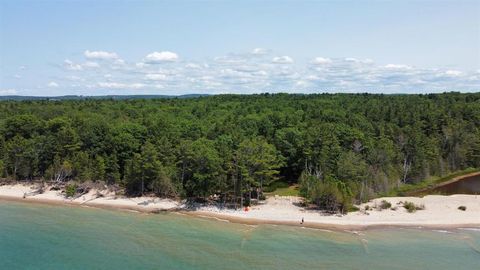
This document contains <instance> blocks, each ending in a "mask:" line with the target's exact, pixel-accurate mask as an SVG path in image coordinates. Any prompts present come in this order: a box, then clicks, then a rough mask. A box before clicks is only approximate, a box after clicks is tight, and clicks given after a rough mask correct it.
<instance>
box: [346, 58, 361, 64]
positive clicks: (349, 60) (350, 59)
mask: <svg viewBox="0 0 480 270" xmlns="http://www.w3.org/2000/svg"><path fill="white" fill-rule="evenodd" d="M344 60H345V61H347V62H354V63H358V62H360V60H358V59H357V58H353V57H347V58H345V59H344Z"/></svg>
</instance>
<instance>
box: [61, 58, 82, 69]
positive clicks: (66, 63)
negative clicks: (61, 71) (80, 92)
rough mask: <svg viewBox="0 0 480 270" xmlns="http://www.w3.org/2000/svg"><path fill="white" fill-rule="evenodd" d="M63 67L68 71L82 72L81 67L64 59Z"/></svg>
mask: <svg viewBox="0 0 480 270" xmlns="http://www.w3.org/2000/svg"><path fill="white" fill-rule="evenodd" d="M63 65H64V67H65V68H66V69H68V70H73V71H80V70H83V67H82V66H81V65H79V64H75V63H73V62H72V61H71V60H69V59H65V61H63Z"/></svg>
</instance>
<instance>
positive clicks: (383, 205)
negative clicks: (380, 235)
mask: <svg viewBox="0 0 480 270" xmlns="http://www.w3.org/2000/svg"><path fill="white" fill-rule="evenodd" d="M391 207H392V204H391V203H390V202H387V201H386V200H382V201H381V202H380V209H382V210H384V209H388V208H391Z"/></svg>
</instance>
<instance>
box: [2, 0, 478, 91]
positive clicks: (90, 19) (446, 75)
mask: <svg viewBox="0 0 480 270" xmlns="http://www.w3.org/2000/svg"><path fill="white" fill-rule="evenodd" d="M443 91H464V92H466V91H480V1H461V0H460V1H459V0H456V1H358V0H357V1H102V0H100V1H99V0H97V1H48V0H41V1H23V0H0V95H11V94H17V95H66V94H78V95H104V94H186V93H210V94H216V93H258V92H301V93H311V92H375V93H376V92H382V93H424V92H443Z"/></svg>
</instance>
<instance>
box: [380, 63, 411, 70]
mask: <svg viewBox="0 0 480 270" xmlns="http://www.w3.org/2000/svg"><path fill="white" fill-rule="evenodd" d="M385 68H387V69H398V70H408V69H412V67H411V66H408V65H398V64H388V65H385Z"/></svg>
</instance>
